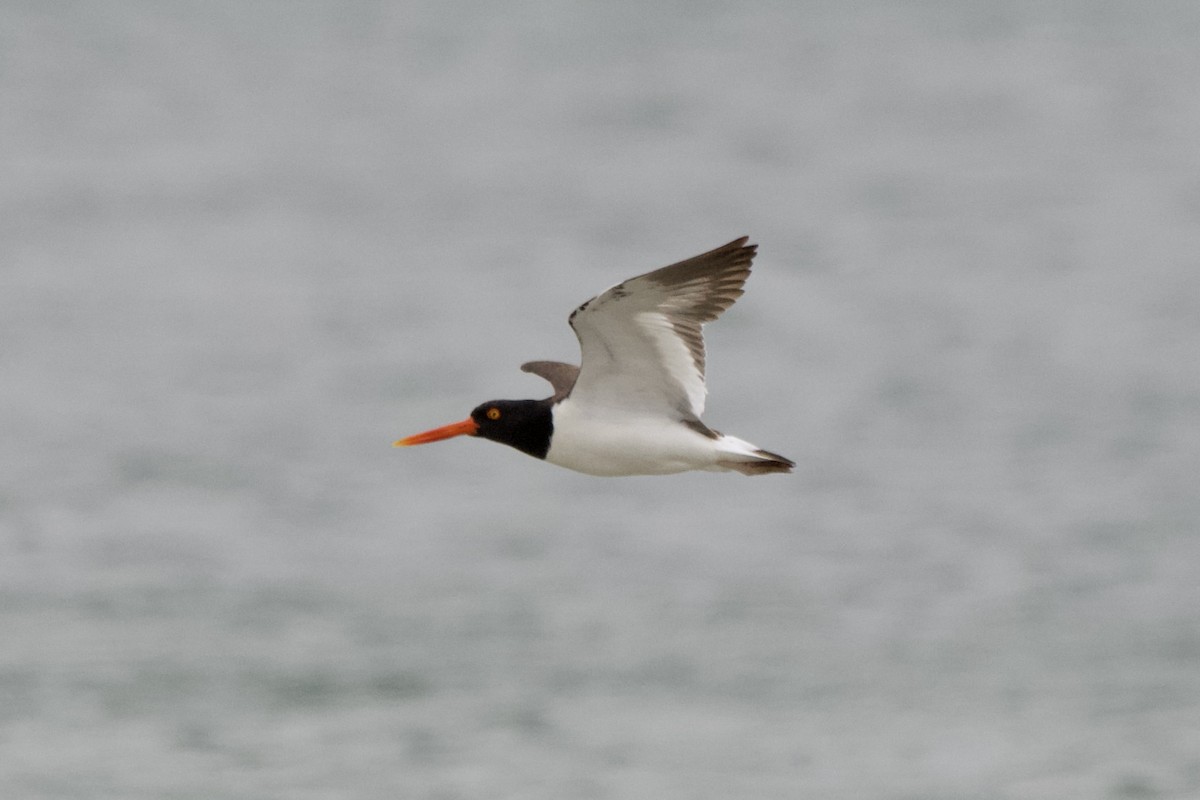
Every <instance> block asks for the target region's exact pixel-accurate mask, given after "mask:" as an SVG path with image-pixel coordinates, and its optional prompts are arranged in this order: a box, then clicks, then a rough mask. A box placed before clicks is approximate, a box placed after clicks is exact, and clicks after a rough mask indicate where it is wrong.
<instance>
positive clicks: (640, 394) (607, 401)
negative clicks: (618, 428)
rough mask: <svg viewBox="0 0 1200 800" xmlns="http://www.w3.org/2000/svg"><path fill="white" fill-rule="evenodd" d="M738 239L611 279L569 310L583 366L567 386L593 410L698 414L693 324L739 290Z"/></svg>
mask: <svg viewBox="0 0 1200 800" xmlns="http://www.w3.org/2000/svg"><path fill="white" fill-rule="evenodd" d="M755 249H756V245H747V244H746V237H742V238H741V239H737V240H735V241H732V242H730V243H729V244H727V245H724V246H722V247H718V248H717V249H715V250H711V251H709V252H707V253H703V254H701V255H698V256H696V257H694V258H689V259H687V260H686V261H681V262H679V263H677V264H672V265H670V266H668V267H663V268H662V269H659V270H655V271H654V272H649V273H647V274H645V275H641V276H638V277H636V278H630V279H629V280H627V281H624V282H622V283H619V284H617V285H616V286H614V287H612V288H611V289H609V290H608V291H606V292H604V293H602V294H600V295H598V296H596V297H593V298H592V299H591V300H589V301H587V302H586V303H584V304H583V305H581V306H580V307H579V308H577V309H575V311H574V313H572V314H571V320H570V321H571V327H572V328H574V329H575V335H576V336H577V337H578V338H579V347H580V350H581V351H582V357H583V363H582V365H581V367H580V371H579V377H578V379H577V380H576V381H575V385H574V388H573V389H572V390H571V398H572V400H573V402H574V403H577V404H579V405H580V406H586V407H587V408H589V409H591V410H592V411H593V412H594V413H604V412H605V411H611V412H614V413H619V414H626V415H627V414H629V413H631V412H637V413H640V414H645V415H653V416H661V415H664V414H665V415H667V416H668V417H670V418H674V419H681V420H689V421H695V420H699V418H700V415H701V414H702V413H703V412H704V399H705V395H706V394H707V389H706V388H705V385H704V362H705V353H704V339H703V336H702V335H701V326H703V325H704V323H706V322H711V321H712V320H714V319H716V318H717V317H718V316H720V314H721V312H723V311H724V310H725V309H726V308H728V307H729V306H731V305H733V302H734V301H735V300H737V298H738V297H740V296H741V294H742V286H743V284H745V282H746V278H747V277H748V276H749V275H750V262H751V260H752V259H753V258H754V253H755Z"/></svg>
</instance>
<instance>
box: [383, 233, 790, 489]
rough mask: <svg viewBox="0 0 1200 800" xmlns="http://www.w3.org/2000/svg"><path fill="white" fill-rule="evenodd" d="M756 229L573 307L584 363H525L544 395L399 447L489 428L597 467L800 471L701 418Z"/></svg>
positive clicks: (483, 410) (537, 450) (492, 435)
mask: <svg viewBox="0 0 1200 800" xmlns="http://www.w3.org/2000/svg"><path fill="white" fill-rule="evenodd" d="M746 241H747V237H745V236H743V237H742V238H740V239H735V240H734V241H732V242H730V243H729V244H726V245H723V246H721V247H718V248H716V249H715V250H710V251H709V252H707V253H702V254H701V255H698V256H695V257H694V258H689V259H687V260H686V261H680V262H679V263H677V264H671V265H670V266H667V267H663V268H662V269H658V270H655V271H653V272H648V273H646V274H645V275H640V276H638V277H636V278H630V279H629V280H627V281H622V282H621V283H618V284H617V285H616V286H613V287H612V288H611V289H608V290H607V291H605V292H603V293H601V294H599V295H597V296H596V297H593V298H592V299H591V300H588V301H587V302H586V303H584V304H583V305H581V306H579V308H577V309H575V310H574V311H573V312H572V313H571V317H570V324H571V327H572V328H573V329H574V330H575V335H576V336H577V337H578V338H579V349H580V351H581V357H582V360H581V364H580V366H578V367H576V366H574V365H573V364H564V363H561V362H558V361H530V362H528V363H526V364H522V365H521V369H522V370H524V371H525V372H531V373H533V374H535V375H539V376H541V377H543V378H545V379H546V380H547V381H549V382H550V385H551V386H553V387H554V394H553V395H551V396H550V397H547V398H545V399H544V400H491V401H488V402H486V403H483V404H481V405H479V406H477V407H476V408H475V410H473V411H472V412H471V416H469V417H467V418H466V419H465V420H463V421H462V422H455V423H453V424H450V425H444V426H442V427H440V428H434V429H433V430H430V431H426V432H425V433H418V434H415V435H413V436H409V437H407V438H404V439H401V440H399V441H397V442H395V446H396V447H408V446H411V445H417V444H426V443H428V442H436V441H439V440H441V439H448V438H450V437H452V436H462V435H467V436H481V437H483V438H485V439H491V440H492V441H494V442H500V443H502V444H507V445H510V446H512V447H515V448H517V449H518V450H520V451H521V452H523V453H528V454H529V455H531V456H533V457H535V458H540V459H543V460H545V461H549V462H550V463H551V464H557V465H558V466H560V467H566V468H567V469H572V470H575V471H576V472H584V473H587V474H589V475H604V476H614V475H666V474H670V473H675V472H686V471H688V470H709V471H728V470H734V471H737V472H740V473H742V474H743V475H766V474H769V473H772V472H791V471H792V467H794V466H795V463H794V462H792V461H791V460H789V459H787V458H784V457H783V456H781V455H779V454H777V453H772V452H769V451H767V450H763V449H761V448H759V447H756V446H755V445H753V444H750V443H749V442H747V441H744V440H742V439H739V438H737V437H735V436H726V435H725V434H722V433H719V432H717V431H715V430H713V429H712V428H709V427H708V426H707V425H705V424H704V423H703V422H701V420H700V416H701V414H703V413H704V399H705V395H706V394H707V389H706V387H705V385H704V338H703V336H702V335H701V327H702V326H703V325H704V323H706V322H712V321H713V320H714V319H716V318H717V317H718V316H720V315H721V312H723V311H724V310H725V309H727V308H729V307H730V306H731V305H733V302H734V301H735V300H737V298H739V297H741V295H742V291H743V290H742V286H743V285H744V284H745V282H746V278H747V277H749V275H750V262H751V260H753V258H754V253H755V251H756V250H757V248H758V245H754V244H746Z"/></svg>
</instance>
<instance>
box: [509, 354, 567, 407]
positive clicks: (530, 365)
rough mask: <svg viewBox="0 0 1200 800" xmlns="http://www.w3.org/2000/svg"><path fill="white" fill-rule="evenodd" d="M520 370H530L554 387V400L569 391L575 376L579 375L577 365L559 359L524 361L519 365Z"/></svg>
mask: <svg viewBox="0 0 1200 800" xmlns="http://www.w3.org/2000/svg"><path fill="white" fill-rule="evenodd" d="M521 371H522V372H532V373H533V374H534V375H538V376H540V377H542V378H545V379H546V380H548V381H550V385H551V386H553V387H554V396H553V397H552V398H551V399H552V400H554V401H555V402H557V401H559V400H562V399H563V398H564V397H566V396H567V395H569V394H570V393H571V387H572V386H574V385H575V378H576V377H577V376H578V375H579V367H577V366H575V365H574V364H564V363H563V362H561V361H526V362H525V363H524V364H522V365H521Z"/></svg>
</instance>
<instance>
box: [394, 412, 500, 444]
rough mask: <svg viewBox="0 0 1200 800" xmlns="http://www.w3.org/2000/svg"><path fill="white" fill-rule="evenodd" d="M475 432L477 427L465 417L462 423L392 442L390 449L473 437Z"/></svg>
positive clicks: (471, 420) (473, 421)
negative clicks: (454, 437)
mask: <svg viewBox="0 0 1200 800" xmlns="http://www.w3.org/2000/svg"><path fill="white" fill-rule="evenodd" d="M477 430H479V426H478V425H476V424H475V420H473V419H471V418H470V417H467V418H466V419H464V420H463V421H462V422H455V423H452V424H450V425H443V426H442V427H440V428H434V429H433V430H431V431H425V432H424V433H414V434H413V435H412V436H408V437H405V438H403V439H398V440H397V441H395V442H392V447H411V446H412V445H414V444H429V443H430V442H440V441H441V440H442V439H449V438H450V437H452V436H473V435H474V434H475V431H477Z"/></svg>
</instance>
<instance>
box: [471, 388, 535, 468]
mask: <svg viewBox="0 0 1200 800" xmlns="http://www.w3.org/2000/svg"><path fill="white" fill-rule="evenodd" d="M471 419H472V420H474V421H475V424H476V425H477V426H478V427H477V429H476V431H475V435H476V436H482V437H483V438H485V439H491V440H492V441H493V442H500V443H501V444H507V445H510V446H512V447H515V448H517V449H518V450H520V451H521V452H522V453H528V454H529V455H531V456H534V457H535V458H545V457H546V453H547V451H549V450H550V434H552V433H553V432H554V422H553V418H552V417H551V414H550V402H549V401H547V400H491V401H489V402H487V403H481V404H480V405H478V406H476V407H475V410H474V411H472V412H471Z"/></svg>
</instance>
